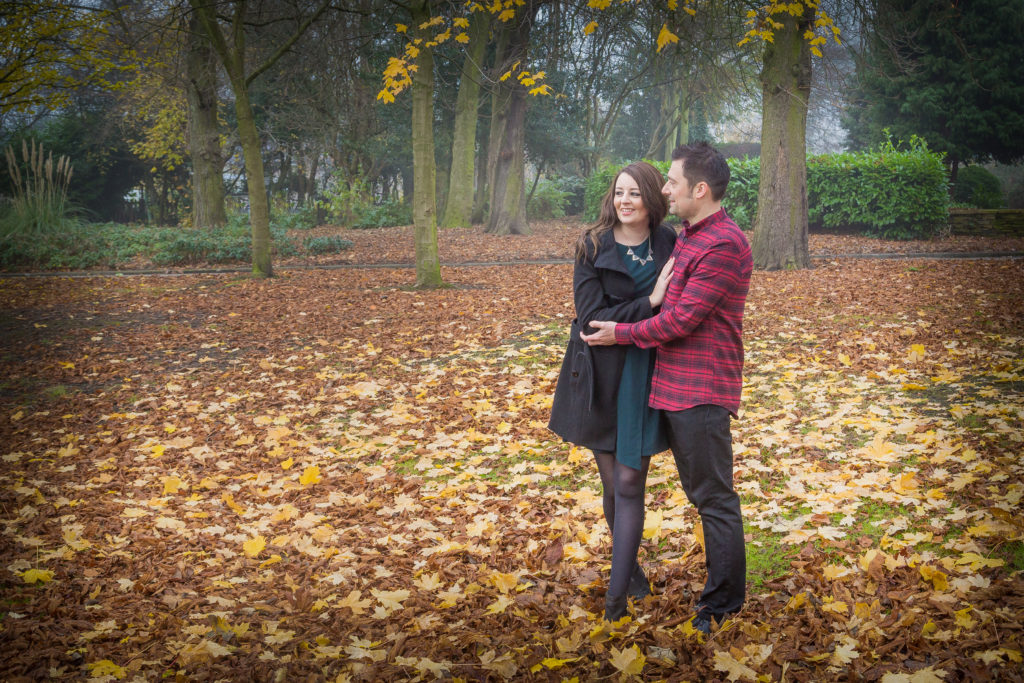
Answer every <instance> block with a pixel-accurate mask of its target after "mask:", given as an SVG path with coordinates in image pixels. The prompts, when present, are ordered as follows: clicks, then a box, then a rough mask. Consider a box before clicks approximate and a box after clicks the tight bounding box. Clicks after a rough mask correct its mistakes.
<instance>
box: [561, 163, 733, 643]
mask: <svg viewBox="0 0 1024 683" xmlns="http://www.w3.org/2000/svg"><path fill="white" fill-rule="evenodd" d="M728 184H729V165H728V164H727V163H726V161H725V157H723V156H722V154H721V153H720V152H718V151H717V150H716V149H714V148H713V147H711V146H710V145H709V144H707V143H697V144H694V145H684V146H682V147H679V148H677V149H676V150H675V151H674V152H673V153H672V165H671V167H670V168H669V172H668V182H666V183H665V186H664V187H663V188H662V190H661V191H662V193H663V194H665V195H667V196H668V199H669V211H670V212H671V213H673V214H675V215H677V216H679V217H680V218H681V219H683V228H682V231H681V232H680V234H679V238H678V239H677V240H676V244H675V249H674V250H673V253H672V257H673V258H674V259H675V266H674V267H673V271H674V272H673V275H672V281H671V284H670V285H669V288H668V291H667V292H666V294H665V300H664V302H663V304H662V307H661V312H660V313H658V315H656V316H654V317H653V318H648V319H646V320H643V321H641V322H637V323H631V324H617V323H615V322H607V321H595V322H591V323H590V324H591V326H592V327H595V328H599V329H598V331H597V332H595V333H594V334H591V335H581V336H582V339H583V341H585V342H587V343H588V344H590V345H592V346H593V345H611V344H635V345H637V346H639V347H642V348H650V347H654V346H656V347H657V348H658V352H657V360H656V363H655V367H654V378H653V380H652V384H651V399H650V406H651V407H652V408H660V409H662V410H664V411H665V417H666V419H667V422H668V427H669V430H668V431H669V445H670V446H671V448H672V454H673V456H674V457H675V461H676V467H677V468H678V469H679V479H680V481H681V483H682V485H683V491H685V492H686V497H687V498H689V500H690V502H692V503H693V504H694V505H696V506H697V512H698V513H699V514H700V518H701V523H702V525H703V527H704V543H705V557H706V564H707V573H708V578H707V583H706V584H705V586H704V591H703V592H702V593H701V596H700V600H699V601H698V603H697V614H696V616H695V617H694V619H693V626H694V628H696V629H698V630H700V631H702V632H704V633H710V632H711V626H712V620H714V621H715V622H719V623H720V622H721V621H723V620H724V619H725V618H726V617H727V616H728V615H730V614H732V613H734V612H737V611H739V609H740V607H742V605H743V600H744V597H745V587H746V585H745V584H746V555H745V550H744V542H743V518H742V515H741V512H740V500H739V496H738V495H736V492H735V491H734V490H733V486H732V439H731V436H730V431H729V420H730V416H735V415H736V414H737V411H738V410H739V404H740V392H741V389H742V383H743V379H742V370H743V339H742V335H743V306H744V303H745V301H746V297H747V289H748V288H749V284H750V272H751V270H752V261H751V256H750V245H749V244H748V243H747V239H746V237H745V236H744V235H743V232H742V231H741V230H740V229H739V228H738V227H736V224H735V223H734V222H733V221H732V219H730V218H729V216H727V215H726V213H725V211H724V210H723V209H722V206H721V200H722V197H723V196H724V194H725V188H726V186H727V185H728Z"/></svg>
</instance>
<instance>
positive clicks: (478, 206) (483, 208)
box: [469, 135, 490, 223]
mask: <svg viewBox="0 0 1024 683" xmlns="http://www.w3.org/2000/svg"><path fill="white" fill-rule="evenodd" d="M488 138H490V136H489V135H488ZM488 159H489V157H488V156H487V145H480V151H479V156H478V157H477V160H476V191H475V192H474V194H473V213H472V215H471V216H470V217H469V218H470V222H471V223H483V222H484V218H485V217H486V215H487V190H488V185H487V178H488V177H489V175H490V174H489V172H488V169H489V168H490V164H489V163H488Z"/></svg>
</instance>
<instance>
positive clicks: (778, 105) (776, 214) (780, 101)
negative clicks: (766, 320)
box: [750, 3, 816, 270]
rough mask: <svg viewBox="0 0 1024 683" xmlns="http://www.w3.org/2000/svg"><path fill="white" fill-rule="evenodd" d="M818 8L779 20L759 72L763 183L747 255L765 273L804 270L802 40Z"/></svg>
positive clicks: (805, 86) (807, 77)
mask: <svg viewBox="0 0 1024 683" xmlns="http://www.w3.org/2000/svg"><path fill="white" fill-rule="evenodd" d="M815 14H816V8H815V7H814V6H813V5H812V4H811V3H807V4H805V5H803V6H802V13H800V14H798V15H794V14H789V13H786V14H784V15H780V18H779V19H778V22H779V23H781V24H782V27H781V28H776V30H775V32H774V40H772V41H771V42H769V43H766V44H765V48H764V63H763V66H762V70H761V83H762V85H763V90H762V100H761V109H762V111H761V179H760V185H759V187H758V193H757V216H756V218H755V219H754V236H753V239H752V242H751V245H750V246H751V254H752V255H753V258H754V266H755V267H757V268H763V269H765V270H779V269H782V268H807V267H809V266H810V265H811V257H810V252H809V250H808V244H807V231H808V228H807V103H808V98H809V96H810V92H811V50H810V45H809V44H808V42H807V40H806V39H805V38H804V34H805V33H806V32H807V31H808V29H809V28H810V27H811V25H812V24H813V22H814V17H815Z"/></svg>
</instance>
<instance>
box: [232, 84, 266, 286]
mask: <svg viewBox="0 0 1024 683" xmlns="http://www.w3.org/2000/svg"><path fill="white" fill-rule="evenodd" d="M232 88H233V90H234V91H235V115H236V116H237V117H238V137H239V140H240V141H241V143H242V156H243V157H244V158H245V184H246V187H247V188H248V190H249V225H250V226H251V227H252V273H253V275H255V276H257V277H272V276H273V274H274V269H273V267H272V266H271V263H270V207H269V206H268V203H267V188H266V185H265V181H264V174H263V144H262V143H261V142H260V135H259V132H258V131H257V130H256V119H255V117H254V116H253V113H252V106H251V105H250V103H249V89H248V88H247V87H246V86H245V82H244V80H243V81H242V82H241V83H235V82H234V79H232Z"/></svg>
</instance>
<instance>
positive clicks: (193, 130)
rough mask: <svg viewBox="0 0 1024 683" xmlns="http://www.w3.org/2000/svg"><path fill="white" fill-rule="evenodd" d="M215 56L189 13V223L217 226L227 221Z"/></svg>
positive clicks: (207, 226)
mask: <svg viewBox="0 0 1024 683" xmlns="http://www.w3.org/2000/svg"><path fill="white" fill-rule="evenodd" d="M216 59H217V54H216V52H214V50H213V46H212V45H211V44H210V40H209V38H207V37H206V35H205V34H204V33H203V27H202V26H201V25H200V22H199V17H198V15H196V14H193V16H192V21H191V24H190V26H189V35H188V53H187V55H186V60H185V68H186V70H187V83H186V93H187V97H188V145H189V154H190V155H191V157H192V224H193V225H195V226H198V227H203V228H210V227H219V226H222V225H224V224H225V223H227V222H228V218H227V212H226V210H225V208H224V179H223V178H222V177H221V173H222V172H223V169H224V158H223V154H222V153H221V148H220V132H219V130H218V126H217V77H216V74H215V72H214V64H215V60H216Z"/></svg>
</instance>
